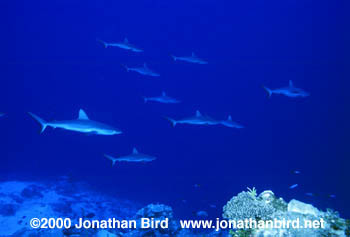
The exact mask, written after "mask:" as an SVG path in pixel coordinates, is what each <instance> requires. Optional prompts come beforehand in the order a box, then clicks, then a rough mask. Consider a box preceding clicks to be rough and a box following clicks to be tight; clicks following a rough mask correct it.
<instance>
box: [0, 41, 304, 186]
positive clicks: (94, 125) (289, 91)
mask: <svg viewBox="0 0 350 237" xmlns="http://www.w3.org/2000/svg"><path fill="white" fill-rule="evenodd" d="M96 41H97V43H98V44H100V45H102V46H103V47H104V48H105V49H106V50H109V49H110V48H119V49H120V50H125V51H129V52H132V53H136V54H140V53H143V52H144V49H142V48H140V47H138V46H135V45H133V44H131V43H130V42H129V40H128V39H127V38H124V40H120V41H116V42H107V41H104V40H101V39H96ZM170 56H171V58H172V59H173V61H174V62H184V63H189V64H199V65H206V64H208V63H209V62H208V61H207V60H205V59H203V58H200V57H199V56H197V55H196V54H195V53H194V52H192V53H189V54H188V55H187V56H186V55H185V56H175V55H173V54H171V55H170ZM122 66H123V67H124V68H125V69H126V71H127V72H133V73H137V74H139V75H141V76H144V77H160V76H161V75H160V74H159V73H158V72H156V71H154V70H153V69H151V68H150V67H149V66H148V65H147V63H145V62H144V63H140V64H139V65H138V66H137V65H135V66H129V65H125V64H123V65H122ZM263 89H264V90H265V91H266V93H267V97H268V98H271V97H272V95H280V96H286V97H290V98H298V99H300V98H305V97H308V96H309V95H310V94H309V93H308V92H306V91H304V90H303V89H301V88H298V87H295V86H294V84H293V82H292V81H289V84H288V86H286V87H281V88H276V89H270V88H268V87H266V86H263ZM143 101H144V103H162V104H169V105H171V104H180V105H181V103H183V101H181V100H179V99H178V98H176V97H172V96H169V95H167V93H166V92H165V91H161V92H160V93H159V94H158V95H155V96H144V97H143ZM28 115H29V116H30V117H32V119H33V120H34V121H35V122H37V123H38V125H39V126H40V133H43V132H44V131H45V130H46V129H47V128H52V129H62V130H67V131H73V132H77V133H83V134H88V135H100V136H114V135H119V134H122V131H121V130H119V129H118V128H116V127H115V126H112V125H108V124H105V123H103V122H98V121H95V120H92V119H90V117H89V116H88V115H87V113H86V112H85V111H84V110H83V109H80V110H79V113H78V116H77V117H76V118H73V119H69V120H60V121H56V120H53V121H46V120H45V119H44V118H42V117H40V116H39V115H38V114H34V113H33V112H28ZM5 116H6V114H5V113H0V118H1V117H5ZM164 119H166V120H168V121H169V122H170V124H171V125H172V126H173V127H177V126H179V125H184V126H186V125H187V126H188V125H189V126H191V125H192V126H203V127H205V126H221V127H227V128H233V129H243V128H245V126H244V125H242V124H240V123H238V122H235V121H234V120H233V119H232V116H231V115H228V117H227V118H226V119H215V118H212V117H210V116H208V115H206V114H202V113H201V112H200V111H198V110H197V111H195V112H194V113H193V114H192V115H188V116H187V117H183V118H170V117H164ZM103 156H104V157H105V158H107V159H108V160H110V161H111V162H112V166H114V165H115V164H116V163H117V162H118V163H119V162H125V163H128V162H138V163H148V162H152V161H154V160H156V159H157V158H156V157H154V156H152V155H146V154H142V153H139V152H138V151H137V150H136V148H134V149H133V151H132V153H131V154H130V155H126V156H121V157H114V156H112V155H109V154H104V155H103ZM295 187H297V185H294V186H293V188H295Z"/></svg>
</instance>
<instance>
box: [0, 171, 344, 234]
mask: <svg viewBox="0 0 350 237" xmlns="http://www.w3.org/2000/svg"><path fill="white" fill-rule="evenodd" d="M220 209H221V207H220ZM222 210H223V215H222V217H220V218H222V219H230V220H235V219H244V218H254V219H259V220H260V219H266V220H267V219H273V218H277V219H278V218H286V219H296V218H299V219H300V220H304V219H310V220H317V219H320V218H323V219H324V220H325V222H326V226H325V228H322V229H292V228H290V229H253V230H221V231H213V230H205V229H202V230H198V229H197V230H193V229H181V228H180V224H179V222H178V220H177V219H175V218H174V214H173V211H175V212H176V209H175V210H173V208H171V207H170V206H167V205H163V204H149V205H147V206H146V207H142V206H141V205H140V204H139V203H137V202H133V201H130V200H121V199H118V198H115V197H110V196H107V195H103V194H101V193H98V192H96V191H93V190H92V189H91V188H89V187H88V186H87V185H85V184H83V183H77V182H72V181H70V180H69V179H68V178H62V179H60V180H59V181H55V182H30V181H7V182H1V183H0V236H1V237H2V236H21V237H22V236H24V237H26V236H27V237H31V236H33V237H34V236H40V237H44V236H45V237H46V236H51V237H53V236H58V237H60V236H98V237H103V236H105V237H115V236H237V237H240V236H271V237H272V236H273V237H277V236H305V237H313V236H315V237H317V236H350V228H349V226H350V223H349V221H347V220H344V219H342V218H340V217H339V215H338V213H337V212H335V211H332V210H329V209H328V210H326V211H320V210H318V209H317V208H316V207H313V206H312V205H310V204H306V203H302V202H299V201H297V200H291V201H290V202H288V203H287V202H285V201H284V200H283V199H282V198H277V197H275V195H274V194H273V192H272V191H264V192H262V193H261V194H259V195H258V194H257V193H256V190H255V189H253V190H248V191H243V192H241V193H239V194H237V196H234V197H233V198H232V199H231V200H228V202H227V204H226V205H225V206H224V207H223V208H222ZM34 217H35V218H48V217H53V218H58V217H63V218H65V217H69V218H71V219H72V220H77V219H78V218H84V219H90V220H102V219H108V218H111V217H114V218H117V219H120V220H132V219H134V220H138V221H139V220H140V219H141V218H143V217H145V218H154V219H156V220H157V219H158V220H164V219H165V218H168V219H169V227H168V228H167V229H161V228H158V229H141V228H136V229H88V230H87V229H76V228H70V229H51V230H50V229H32V228H31V227H30V224H29V222H30V220H31V219H32V218H34ZM206 218H207V217H203V219H206Z"/></svg>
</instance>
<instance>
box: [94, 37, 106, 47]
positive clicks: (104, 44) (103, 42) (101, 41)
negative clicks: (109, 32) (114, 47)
mask: <svg viewBox="0 0 350 237" xmlns="http://www.w3.org/2000/svg"><path fill="white" fill-rule="evenodd" d="M96 41H97V42H99V43H101V44H103V46H104V47H105V48H107V47H108V43H107V42H105V41H103V40H100V39H96Z"/></svg>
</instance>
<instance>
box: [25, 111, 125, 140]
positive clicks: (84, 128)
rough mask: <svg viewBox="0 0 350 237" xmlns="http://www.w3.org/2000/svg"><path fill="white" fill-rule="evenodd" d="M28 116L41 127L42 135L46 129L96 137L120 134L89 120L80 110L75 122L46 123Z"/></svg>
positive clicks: (33, 115)
mask: <svg viewBox="0 0 350 237" xmlns="http://www.w3.org/2000/svg"><path fill="white" fill-rule="evenodd" d="M29 115H30V116H32V117H33V118H34V119H35V120H36V121H37V122H38V123H39V124H40V125H41V132H40V133H42V132H43V131H44V130H45V129H46V127H52V128H61V129H64V130H70V131H75V132H80V133H86V134H96V135H116V134H121V133H122V132H121V131H120V130H118V129H116V128H113V127H111V126H109V125H106V124H103V123H100V122H96V121H93V120H90V119H89V117H88V116H87V115H86V113H85V112H84V110H82V109H81V110H79V117H78V118H77V119H75V120H63V121H51V122H46V121H45V120H43V119H42V118H40V117H38V116H37V115H35V114H33V113H30V112H29Z"/></svg>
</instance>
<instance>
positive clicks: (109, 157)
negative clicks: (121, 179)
mask: <svg viewBox="0 0 350 237" xmlns="http://www.w3.org/2000/svg"><path fill="white" fill-rule="evenodd" d="M104 156H105V157H106V158H107V159H108V160H110V161H112V166H114V165H115V163H116V162H117V160H116V159H115V158H113V157H112V156H110V155H106V154H104Z"/></svg>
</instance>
